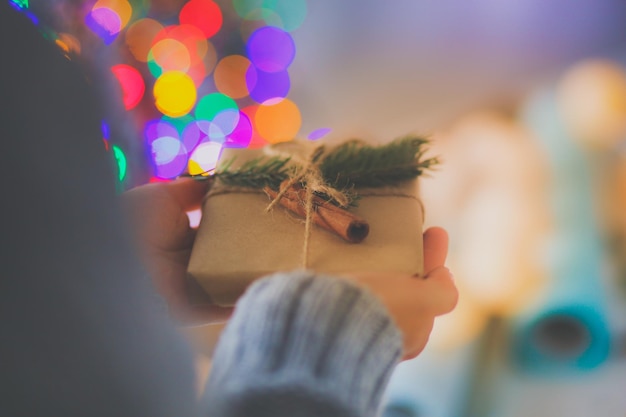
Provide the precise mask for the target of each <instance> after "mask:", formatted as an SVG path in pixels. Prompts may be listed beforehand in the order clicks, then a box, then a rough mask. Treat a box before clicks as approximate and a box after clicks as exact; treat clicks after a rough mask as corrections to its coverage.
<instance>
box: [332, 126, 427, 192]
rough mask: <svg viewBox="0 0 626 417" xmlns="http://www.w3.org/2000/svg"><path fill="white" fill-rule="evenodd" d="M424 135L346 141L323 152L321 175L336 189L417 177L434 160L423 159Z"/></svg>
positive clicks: (375, 184)
mask: <svg viewBox="0 0 626 417" xmlns="http://www.w3.org/2000/svg"><path fill="white" fill-rule="evenodd" d="M427 144H428V141H427V140H426V139H422V138H418V137H414V136H407V137H404V138H401V139H397V140H395V141H393V142H391V143H389V144H387V145H383V146H377V147H374V146H369V145H366V144H363V143H362V142H359V141H350V142H346V143H344V144H342V145H340V146H339V147H337V148H335V149H334V150H333V151H332V152H331V153H329V154H328V155H326V157H325V158H324V160H323V161H322V163H321V165H320V171H321V172H322V177H323V178H324V179H325V180H326V181H327V182H328V184H330V185H331V186H333V188H336V189H339V190H341V189H344V188H352V187H359V188H360V187H385V186H389V185H393V184H397V183H399V182H401V181H406V180H409V179H413V178H416V177H418V176H420V175H422V173H423V172H424V170H426V169H429V168H430V167H432V166H433V165H435V164H437V163H438V161H437V159H436V158H429V159H423V158H424V153H425V152H426V145H427Z"/></svg>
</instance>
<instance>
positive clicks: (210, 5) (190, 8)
mask: <svg viewBox="0 0 626 417" xmlns="http://www.w3.org/2000/svg"><path fill="white" fill-rule="evenodd" d="M179 20H180V23H181V24H188V25H193V26H196V27H197V28H198V29H200V30H201V31H202V33H204V36H205V37H206V38H207V39H208V38H210V37H212V36H213V35H215V34H216V33H217V31H218V30H220V28H221V27H222V11H221V9H220V8H219V6H218V5H217V4H215V3H214V2H213V1H211V0H191V1H189V2H187V4H185V5H184V6H183V8H182V9H181V11H180V15H179Z"/></svg>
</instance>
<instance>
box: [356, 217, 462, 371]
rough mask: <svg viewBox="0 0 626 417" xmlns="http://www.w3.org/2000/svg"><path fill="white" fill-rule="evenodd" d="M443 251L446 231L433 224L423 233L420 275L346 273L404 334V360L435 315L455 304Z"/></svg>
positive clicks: (427, 333)
mask: <svg viewBox="0 0 626 417" xmlns="http://www.w3.org/2000/svg"><path fill="white" fill-rule="evenodd" d="M447 254H448V234H447V232H446V231H445V230H444V229H441V228H439V227H433V228H430V229H428V230H426V232H425V233H424V271H426V274H425V276H424V277H418V276H407V275H403V274H393V273H355V274H350V275H347V278H349V279H351V280H354V281H356V282H357V283H359V284H360V285H363V286H364V287H366V288H368V289H369V290H370V291H371V292H373V293H374V294H375V295H376V296H378V297H379V299H380V300H381V301H382V302H383V304H385V306H386V307H387V309H388V310H389V313H390V314H391V316H392V318H393V320H394V322H395V323H396V325H397V326H398V327H399V328H400V331H401V332H402V334H403V336H404V359H412V358H414V357H415V356H417V355H418V354H419V353H420V352H421V351H422V350H423V349H424V347H425V346H426V342H427V341H428V337H429V336H430V332H431V330H432V328H433V323H434V320H435V317H436V316H439V315H442V314H446V313H449V312H450V311H452V310H453V309H454V307H455V306H456V303H457V300H458V291H457V289H456V287H455V285H454V280H453V277H452V274H451V273H450V271H449V270H448V268H446V267H445V266H444V264H445V261H446V256H447Z"/></svg>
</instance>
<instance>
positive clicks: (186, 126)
mask: <svg viewBox="0 0 626 417" xmlns="http://www.w3.org/2000/svg"><path fill="white" fill-rule="evenodd" d="M11 2H12V3H13V5H14V6H16V7H20V8H23V9H25V8H27V7H28V1H27V0H11ZM91 4H92V6H90V7H89V9H88V10H87V14H86V16H85V20H84V23H85V24H86V26H87V27H88V28H89V29H91V32H92V33H93V34H95V35H96V38H95V39H97V38H100V41H101V42H103V43H104V44H105V45H108V46H107V47H108V48H117V49H119V51H118V52H119V53H117V54H111V56H115V57H117V62H115V63H114V64H113V65H112V66H111V67H110V71H111V73H112V74H113V76H114V78H115V79H116V80H117V82H118V84H119V86H120V92H121V94H120V96H121V101H122V103H120V105H123V106H124V109H125V110H127V111H129V112H131V115H132V116H133V117H134V118H135V119H136V120H137V121H138V122H139V123H137V125H139V126H144V132H143V133H144V136H145V142H144V145H145V150H146V152H145V153H146V154H148V155H149V167H150V169H151V172H150V173H149V175H148V177H149V178H152V179H154V180H155V181H157V180H167V179H171V178H175V177H176V176H178V175H180V174H182V173H185V172H189V173H192V174H194V173H206V172H209V171H211V170H212V169H214V168H215V165H216V164H217V160H218V159H219V156H220V154H221V150H222V149H223V148H246V147H249V148H259V147H262V146H265V145H267V144H271V143H278V142H284V141H289V140H292V139H294V138H295V137H296V136H297V135H298V132H299V130H300V127H301V114H300V110H299V109H298V107H297V106H296V104H295V103H293V102H292V101H291V100H289V99H288V96H289V93H290V90H291V78H290V73H289V69H290V66H291V64H292V63H293V61H294V59H295V56H296V45H295V43H294V40H293V38H292V36H291V34H290V33H289V32H290V31H293V30H294V29H296V28H298V27H299V26H300V25H301V24H302V22H303V21H304V17H305V15H306V0H233V1H232V2H217V1H216V0H180V1H178V2H166V3H163V2H159V4H157V2H152V1H150V0H141V1H135V0H97V1H94V2H92V3H91ZM25 12H26V11H25ZM26 13H27V12H26ZM225 20H228V21H225ZM235 23H236V25H235ZM237 25H238V27H237ZM226 28H227V29H226ZM238 29H239V30H238ZM226 30H227V31H228V32H225V31H226ZM52 40H53V41H54V42H55V43H56V44H57V45H58V47H59V48H61V49H62V50H63V51H64V53H65V54H67V55H68V56H69V55H70V53H72V54H77V53H78V54H79V53H80V52H81V43H80V42H79V41H78V38H77V37H74V36H73V35H71V34H69V33H64V34H60V35H58V36H55V37H53V38H52ZM81 41H82V38H81ZM84 45H86V44H84ZM146 90H148V91H150V92H151V93H152V97H148V99H146V97H145V96H146ZM152 98H153V100H152ZM328 130H329V129H328ZM326 133H327V130H324V129H319V130H318V131H314V132H312V133H310V134H309V136H308V137H309V139H311V140H317V139H319V138H320V137H322V136H324V135H325V134H326ZM108 135H109V133H108V132H107V134H106V135H105V144H106V146H107V149H109V150H110V151H111V154H113V155H114V156H115V158H116V160H117V163H118V177H119V180H120V182H121V181H123V180H124V178H126V177H127V172H128V170H131V169H133V163H134V162H133V158H132V156H131V158H127V156H126V155H125V153H124V152H123V151H122V149H132V147H128V148H126V147H121V146H119V145H116V144H114V143H115V141H114V140H113V141H112V140H111V139H110V138H109V137H108Z"/></svg>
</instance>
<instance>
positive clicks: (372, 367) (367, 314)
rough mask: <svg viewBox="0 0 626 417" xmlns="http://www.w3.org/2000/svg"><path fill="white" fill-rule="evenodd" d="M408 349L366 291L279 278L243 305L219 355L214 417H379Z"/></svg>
mask: <svg viewBox="0 0 626 417" xmlns="http://www.w3.org/2000/svg"><path fill="white" fill-rule="evenodd" d="M401 347H402V343H401V336H400V333H399V331H398V329H397V327H396V326H395V324H393V323H392V321H391V320H390V318H389V315H388V313H387V311H386V309H385V307H384V306H383V305H382V303H381V302H380V301H379V300H378V299H376V298H375V297H374V296H373V295H372V294H370V293H369V292H368V291H366V290H363V289H361V288H359V287H357V286H355V285H354V284H352V283H349V282H347V281H344V280H340V279H336V278H330V277H326V276H315V275H313V274H312V273H307V272H295V273H284V274H277V275H275V276H272V277H269V278H266V279H263V280H261V281H259V282H257V283H255V284H254V285H252V286H251V288H250V289H249V290H248V291H247V292H246V294H245V296H244V297H243V298H242V299H241V300H240V301H239V303H238V305H237V308H236V312H235V315H234V317H233V319H232V320H231V322H230V323H229V325H228V326H227V328H226V330H225V332H224V334H223V336H222V338H221V341H220V343H219V345H218V347H217V350H216V353H215V356H214V362H213V363H214V365H213V369H212V372H211V376H210V379H209V382H208V384H207V391H206V395H205V405H206V407H208V415H209V416H212V417H218V416H219V417H236V416H237V417H239V416H242V417H243V416H255V417H263V416H268V417H270V416H271V417H276V416H290V417H309V416H310V417H313V416H337V417H339V416H346V417H348V416H351V417H352V416H354V417H356V416H359V417H366V416H374V415H375V414H376V412H377V409H378V407H379V403H380V399H381V394H382V391H383V389H384V387H385V385H386V382H387V380H388V378H389V376H390V373H391V371H392V369H393V367H394V365H395V364H396V363H397V362H398V360H399V358H400V355H401Z"/></svg>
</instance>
